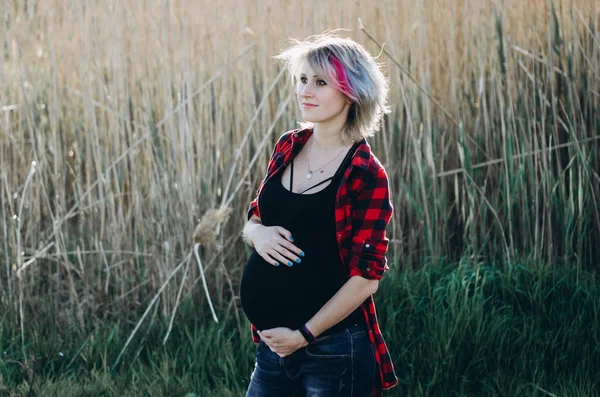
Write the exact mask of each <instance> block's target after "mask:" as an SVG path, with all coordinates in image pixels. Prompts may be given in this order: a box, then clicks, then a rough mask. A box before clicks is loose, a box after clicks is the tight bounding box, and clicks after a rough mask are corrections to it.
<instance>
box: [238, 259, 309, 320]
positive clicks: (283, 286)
mask: <svg viewBox="0 0 600 397" xmlns="http://www.w3.org/2000/svg"><path fill="white" fill-rule="evenodd" d="M301 270H302V269H301V266H297V267H296V268H294V267H292V268H289V267H287V266H285V265H280V266H278V267H275V266H273V265H271V264H270V263H268V262H266V261H265V260H264V259H263V258H262V257H261V256H260V255H259V254H258V253H257V252H256V251H254V252H253V253H252V255H251V256H250V259H248V262H246V266H245V267H244V272H243V275H242V280H241V283H240V300H241V303H242V309H243V310H244V313H245V314H246V317H248V320H250V322H251V323H252V324H254V325H255V326H256V327H257V328H258V329H259V330H264V329H269V328H275V327H288V328H296V327H297V326H299V325H300V324H302V323H303V322H305V321H307V320H308V319H309V318H310V316H311V313H305V312H306V311H307V309H309V308H308V307H306V305H302V301H301V299H300V297H301V296H302V294H301V292H302V291H298V286H299V285H302V284H303V282H301V278H302V275H301V273H302V272H301ZM307 316H308V317H307Z"/></svg>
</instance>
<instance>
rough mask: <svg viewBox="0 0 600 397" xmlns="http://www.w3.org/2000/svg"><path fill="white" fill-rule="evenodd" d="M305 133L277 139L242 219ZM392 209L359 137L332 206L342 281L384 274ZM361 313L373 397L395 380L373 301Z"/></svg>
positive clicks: (382, 177)
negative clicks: (372, 363)
mask: <svg viewBox="0 0 600 397" xmlns="http://www.w3.org/2000/svg"><path fill="white" fill-rule="evenodd" d="M311 135H312V129H304V130H293V131H288V132H286V133H285V134H283V135H282V136H281V137H280V138H279V141H278V142H277V144H276V145H275V149H274V150H273V153H272V154H271V159H270V161H269V165H268V168H267V175H266V176H265V178H264V179H263V181H262V182H261V184H260V186H259V188H258V190H257V195H256V198H255V199H254V200H252V202H251V203H250V207H249V209H248V219H250V218H251V217H252V215H256V216H258V217H259V218H260V209H259V208H258V197H259V196H260V194H261V192H262V188H263V186H264V185H265V183H266V182H267V180H269V179H270V178H272V177H273V176H275V175H276V174H278V173H279V172H281V171H283V170H284V169H285V167H286V166H287V165H288V164H289V163H290V161H291V160H292V159H293V158H294V157H295V156H296V155H297V154H298V153H299V152H300V150H301V149H302V147H303V146H304V144H305V143H306V141H307V140H308V138H309V137H310V136H311ZM392 211H393V207H392V203H391V201H390V195H389V188H388V178H387V174H386V172H385V169H384V168H383V166H382V165H381V163H380V162H379V160H378V159H377V158H376V157H375V155H373V154H372V152H371V147H370V146H369V144H368V143H367V141H366V140H365V139H363V140H362V141H361V142H360V144H359V146H358V149H357V151H356V153H355V154H354V157H353V158H352V162H351V163H350V166H349V167H348V169H346V172H345V173H344V175H343V177H342V180H341V183H340V187H339V188H338V191H337V195H336V203H335V219H336V229H337V241H338V247H339V252H340V257H341V259H342V262H343V263H345V264H346V266H347V269H346V270H347V273H348V278H350V277H352V276H361V277H364V278H366V279H376V280H379V279H381V276H382V275H383V273H384V272H385V271H387V270H389V267H388V266H387V260H386V256H385V254H386V252H387V247H388V242H389V240H388V238H387V237H386V235H385V227H386V225H387V224H388V223H389V221H390V218H391V217H392ZM361 309H362V311H363V314H364V316H365V320H366V324H367V330H368V333H369V338H370V339H371V343H372V344H373V347H374V351H375V358H376V360H377V365H378V367H379V375H380V381H381V382H379V383H378V384H376V385H375V386H374V388H373V393H372V396H373V397H378V396H381V394H382V389H383V390H386V389H389V388H392V387H393V386H395V385H396V384H397V383H398V379H397V378H396V374H395V372H394V365H393V363H392V359H391V356H390V353H389V351H388V348H387V345H386V344H385V341H384V339H383V336H382V334H381V330H380V328H379V324H378V322H377V314H376V311H375V304H374V302H373V298H372V297H369V298H367V300H366V301H365V302H364V303H363V304H362V306H361ZM251 328H252V338H253V340H254V342H255V343H258V342H259V341H260V337H259V336H258V333H257V332H256V327H254V325H252V327H251Z"/></svg>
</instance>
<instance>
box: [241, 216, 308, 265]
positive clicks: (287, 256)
mask: <svg viewBox="0 0 600 397" xmlns="http://www.w3.org/2000/svg"><path fill="white" fill-rule="evenodd" d="M256 226H257V227H255V228H254V230H253V233H252V242H253V243H254V249H255V250H256V252H258V254H259V255H260V256H261V257H262V258H263V259H264V260H265V261H267V262H268V263H270V264H271V265H273V266H279V264H281V263H283V264H284V265H287V266H290V267H291V266H293V265H294V264H295V263H300V262H301V258H300V257H302V256H304V252H303V251H302V250H301V249H300V248H298V247H296V246H295V245H294V244H293V243H292V241H294V240H293V238H292V233H291V232H290V231H288V230H286V229H284V228H282V227H280V226H263V225H256Z"/></svg>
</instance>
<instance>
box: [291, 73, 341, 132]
mask: <svg viewBox="0 0 600 397" xmlns="http://www.w3.org/2000/svg"><path fill="white" fill-rule="evenodd" d="M296 93H297V95H298V104H299V105H300V110H301V111H302V117H303V118H304V120H305V121H309V122H312V123H319V124H329V123H332V122H333V123H336V124H337V123H340V124H345V123H346V120H347V119H348V111H349V110H350V104H351V102H350V101H349V99H348V97H347V96H346V95H345V94H343V93H342V92H340V91H338V90H337V89H335V88H334V87H333V86H331V85H329V84H327V83H326V82H325V80H324V79H323V78H322V77H321V76H317V74H316V73H315V71H314V70H313V69H312V68H311V67H310V65H309V63H308V62H304V64H303V65H302V66H301V67H300V70H299V72H298V81H297V83H296Z"/></svg>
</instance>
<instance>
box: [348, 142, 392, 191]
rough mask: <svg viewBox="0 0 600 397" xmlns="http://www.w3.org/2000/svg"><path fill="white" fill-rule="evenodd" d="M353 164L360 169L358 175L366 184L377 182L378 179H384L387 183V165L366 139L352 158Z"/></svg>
mask: <svg viewBox="0 0 600 397" xmlns="http://www.w3.org/2000/svg"><path fill="white" fill-rule="evenodd" d="M352 165H353V166H354V167H355V168H356V169H357V170H358V171H357V172H356V176H357V177H358V178H360V179H362V181H363V182H364V183H365V184H367V185H368V184H373V183H375V184H377V181H381V180H382V179H383V180H385V182H386V183H387V178H388V177H387V172H386V170H385V167H384V166H383V164H382V163H381V161H380V160H379V159H378V158H377V156H376V155H375V153H373V151H372V150H371V146H370V145H369V144H368V143H367V141H366V139H363V140H362V141H360V143H359V145H358V148H357V151H356V154H355V155H354V158H353V159H352ZM379 183H380V182H379Z"/></svg>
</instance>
